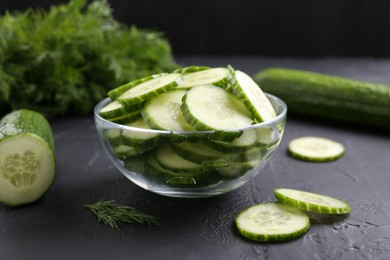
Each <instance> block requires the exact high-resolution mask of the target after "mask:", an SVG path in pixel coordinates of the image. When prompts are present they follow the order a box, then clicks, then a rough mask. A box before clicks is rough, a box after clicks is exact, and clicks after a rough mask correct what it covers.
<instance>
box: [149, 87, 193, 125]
mask: <svg viewBox="0 0 390 260" xmlns="http://www.w3.org/2000/svg"><path fill="white" fill-rule="evenodd" d="M186 93H187V91H186V90H180V89H178V90H172V91H169V92H166V93H163V94H161V95H159V96H157V97H154V98H152V99H151V100H149V101H148V102H147V104H146V105H145V107H144V109H143V110H142V117H143V118H144V119H145V121H146V122H147V123H148V125H149V126H150V127H151V128H153V129H160V130H168V131H193V130H195V129H194V128H193V127H192V126H191V125H190V124H188V123H187V122H186V121H185V119H184V117H183V114H182V112H181V110H180V106H181V104H182V98H183V96H184V95H185V94H186Z"/></svg>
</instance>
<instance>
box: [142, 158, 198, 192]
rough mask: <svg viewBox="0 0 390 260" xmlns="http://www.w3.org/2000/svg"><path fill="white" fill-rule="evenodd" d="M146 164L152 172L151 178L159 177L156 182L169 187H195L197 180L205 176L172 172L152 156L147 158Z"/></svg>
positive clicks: (194, 173) (191, 172) (196, 173)
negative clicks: (158, 181)
mask: <svg viewBox="0 0 390 260" xmlns="http://www.w3.org/2000/svg"><path fill="white" fill-rule="evenodd" d="M147 163H148V166H149V168H150V171H149V172H152V173H153V176H159V177H158V178H157V180H160V181H162V182H164V183H165V184H169V185H186V186H187V185H196V184H197V179H198V178H202V177H203V176H204V174H205V173H204V172H193V171H189V172H187V171H172V170H170V169H167V168H165V167H163V166H162V165H161V164H160V163H159V162H158V161H157V159H156V157H155V155H153V154H151V155H149V156H148V158H147Z"/></svg>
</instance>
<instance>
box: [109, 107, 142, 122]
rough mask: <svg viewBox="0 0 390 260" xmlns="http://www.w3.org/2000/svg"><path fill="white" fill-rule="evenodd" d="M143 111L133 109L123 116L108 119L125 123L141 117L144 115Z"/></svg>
mask: <svg viewBox="0 0 390 260" xmlns="http://www.w3.org/2000/svg"><path fill="white" fill-rule="evenodd" d="M141 112H142V110H137V111H133V112H131V113H127V114H124V115H123V116H120V117H115V118H110V119H108V121H111V122H114V123H117V124H121V125H125V124H128V123H131V122H133V121H135V120H137V119H139V118H141V117H142V115H141Z"/></svg>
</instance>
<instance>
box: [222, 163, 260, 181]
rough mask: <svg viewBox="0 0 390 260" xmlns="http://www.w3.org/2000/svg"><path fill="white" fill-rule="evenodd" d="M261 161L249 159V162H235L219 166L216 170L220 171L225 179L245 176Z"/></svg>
mask: <svg viewBox="0 0 390 260" xmlns="http://www.w3.org/2000/svg"><path fill="white" fill-rule="evenodd" d="M259 163H260V160H255V161H247V162H233V163H231V164H230V165H229V166H226V167H218V168H217V169H216V172H217V173H219V174H220V175H221V176H222V177H224V179H236V178H237V177H240V176H243V175H244V174H246V173H247V172H248V171H250V170H252V169H253V168H256V166H257V165H258V164H259Z"/></svg>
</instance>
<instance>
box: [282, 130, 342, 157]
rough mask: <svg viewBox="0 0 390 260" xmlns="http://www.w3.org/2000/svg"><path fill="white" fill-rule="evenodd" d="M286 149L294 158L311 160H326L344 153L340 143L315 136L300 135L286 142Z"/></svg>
mask: <svg viewBox="0 0 390 260" xmlns="http://www.w3.org/2000/svg"><path fill="white" fill-rule="evenodd" d="M288 151H289V153H290V155H291V156H292V157H294V158H297V159H301V160H304V161H311V162H328V161H334V160H337V159H338V158H340V157H341V156H342V155H344V153H345V148H344V146H343V145H342V144H340V143H338V142H335V141H332V140H329V139H326V138H322V137H316V136H307V137H301V138H297V139H294V140H292V141H291V142H290V143H289V144H288Z"/></svg>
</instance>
